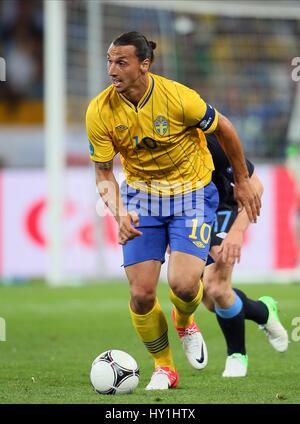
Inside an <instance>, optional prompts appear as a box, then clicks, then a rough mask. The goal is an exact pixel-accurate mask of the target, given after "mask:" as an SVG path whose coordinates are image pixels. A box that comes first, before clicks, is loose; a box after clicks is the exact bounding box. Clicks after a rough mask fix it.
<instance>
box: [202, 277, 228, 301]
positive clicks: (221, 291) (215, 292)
mask: <svg viewBox="0 0 300 424" xmlns="http://www.w3.org/2000/svg"><path fill="white" fill-rule="evenodd" d="M205 291H206V293H207V295H208V297H209V298H211V299H213V301H214V302H216V303H223V302H224V301H226V300H227V299H228V298H229V297H230V294H231V288H230V287H227V286H226V284H222V283H220V282H219V281H211V282H210V284H207V285H206V287H205Z"/></svg>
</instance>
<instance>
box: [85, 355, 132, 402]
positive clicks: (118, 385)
mask: <svg viewBox="0 0 300 424" xmlns="http://www.w3.org/2000/svg"><path fill="white" fill-rule="evenodd" d="M139 378H140V373H139V367H138V365H137V362H136V361H135V359H134V358H133V357H132V356H131V355H129V354H128V353H126V352H123V351H122V350H116V349H112V350H107V351H106V352H103V353H101V354H100V355H98V356H97V358H96V359H95V360H94V361H93V363H92V368H91V372H90V380H91V383H92V386H93V388H94V390H95V392H97V393H99V394H105V395H115V394H127V393H131V392H133V390H134V389H135V388H136V387H137V385H138V384H139Z"/></svg>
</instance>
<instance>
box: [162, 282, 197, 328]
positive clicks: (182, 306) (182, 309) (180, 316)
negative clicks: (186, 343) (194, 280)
mask: <svg viewBox="0 0 300 424" xmlns="http://www.w3.org/2000/svg"><path fill="white" fill-rule="evenodd" d="M202 297H203V283H202V281H201V280H200V282H199V290H198V294H197V296H196V297H195V298H194V299H193V300H191V301H190V302H185V301H184V300H182V299H180V298H179V297H177V296H176V294H175V293H174V292H173V290H171V289H170V299H171V302H172V303H173V305H174V306H175V308H174V310H175V325H176V327H179V328H185V327H188V326H189V325H191V324H192V323H193V320H194V312H195V310H196V309H197V306H198V305H199V304H200V303H201V300H202Z"/></svg>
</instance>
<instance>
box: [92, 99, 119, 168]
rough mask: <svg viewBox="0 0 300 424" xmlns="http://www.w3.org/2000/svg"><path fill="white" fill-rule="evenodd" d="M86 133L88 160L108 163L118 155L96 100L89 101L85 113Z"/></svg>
mask: <svg viewBox="0 0 300 424" xmlns="http://www.w3.org/2000/svg"><path fill="white" fill-rule="evenodd" d="M86 131H87V136H88V140H89V153H90V158H91V160H93V161H94V162H109V161H111V160H112V159H113V158H114V156H115V155H116V154H117V153H118V152H117V150H116V149H115V146H114V144H113V142H112V140H111V138H110V136H109V132H108V130H107V128H106V127H105V125H104V122H103V120H102V119H101V116H100V111H99V107H98V104H97V98H95V99H94V100H92V101H91V103H90V104H89V107H88V109H87V113H86Z"/></svg>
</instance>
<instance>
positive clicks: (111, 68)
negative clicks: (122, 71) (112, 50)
mask: <svg viewBox="0 0 300 424" xmlns="http://www.w3.org/2000/svg"><path fill="white" fill-rule="evenodd" d="M107 71H108V75H109V76H110V77H115V76H116V75H117V72H116V67H115V65H114V64H113V63H109V64H108V65H107Z"/></svg>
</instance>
